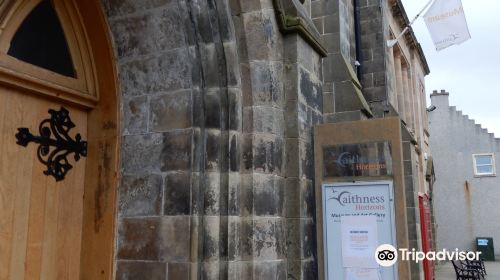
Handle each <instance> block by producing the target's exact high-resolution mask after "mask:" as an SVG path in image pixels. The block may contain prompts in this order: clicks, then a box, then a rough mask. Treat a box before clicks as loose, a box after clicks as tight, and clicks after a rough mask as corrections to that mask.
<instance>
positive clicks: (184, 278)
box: [144, 262, 192, 280]
mask: <svg viewBox="0 0 500 280" xmlns="http://www.w3.org/2000/svg"><path fill="white" fill-rule="evenodd" d="M167 271H168V277H167V279H175V280H189V279H192V278H191V263H179V262H171V263H169V264H168V270H167ZM144 279H147V278H144Z"/></svg>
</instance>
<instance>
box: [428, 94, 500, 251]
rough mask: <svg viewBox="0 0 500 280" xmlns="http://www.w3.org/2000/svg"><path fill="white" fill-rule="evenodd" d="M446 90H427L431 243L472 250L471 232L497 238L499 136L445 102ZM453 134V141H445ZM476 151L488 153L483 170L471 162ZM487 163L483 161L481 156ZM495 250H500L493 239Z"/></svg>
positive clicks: (479, 154)
mask: <svg viewBox="0 0 500 280" xmlns="http://www.w3.org/2000/svg"><path fill="white" fill-rule="evenodd" d="M448 98H449V93H448V92H446V91H444V90H441V91H439V92H438V91H434V92H433V93H432V94H431V102H432V105H433V106H435V107H436V109H435V110H434V111H432V112H430V113H429V120H430V131H431V133H432V138H431V142H430V144H431V148H432V150H433V151H434V152H433V155H434V161H435V162H436V178H437V180H436V183H435V190H434V207H435V215H436V224H437V227H436V231H437V247H438V248H439V249H443V248H446V249H449V250H454V249H455V248H459V249H460V250H467V251H475V250H476V246H475V241H476V237H492V238H493V240H494V241H496V240H499V238H500V236H499V233H500V228H499V225H498V223H496V222H493V221H497V220H498V219H499V218H500V216H499V213H498V211H496V208H497V205H498V202H497V199H498V197H500V191H499V189H498V185H499V183H500V182H499V179H498V177H497V176H498V171H499V169H498V166H497V162H498V161H497V160H498V158H499V156H500V139H499V138H495V135H494V134H493V133H489V132H488V130H487V129H486V128H483V127H482V126H481V125H480V124H478V123H477V122H475V121H474V120H473V119H471V118H470V117H469V116H468V115H466V114H464V113H462V111H460V110H458V109H457V108H456V107H455V106H450V102H449V99H448ZM450 139H453V141H450ZM481 155H484V156H486V157H487V158H489V159H492V160H493V161H492V163H493V166H488V165H486V168H489V170H484V171H483V172H482V170H481V169H478V168H477V164H479V166H480V164H481V163H480V162H479V161H477V160H478V158H476V157H479V156H481ZM486 163H487V162H486ZM495 255H500V249H499V248H498V245H497V246H496V248H495Z"/></svg>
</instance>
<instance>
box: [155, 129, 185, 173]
mask: <svg viewBox="0 0 500 280" xmlns="http://www.w3.org/2000/svg"><path fill="white" fill-rule="evenodd" d="M192 134H193V133H192V130H180V131H172V132H168V133H163V136H164V139H163V147H162V149H161V154H160V162H161V166H160V169H161V171H174V170H189V169H190V167H191V153H192V151H191V149H192Z"/></svg>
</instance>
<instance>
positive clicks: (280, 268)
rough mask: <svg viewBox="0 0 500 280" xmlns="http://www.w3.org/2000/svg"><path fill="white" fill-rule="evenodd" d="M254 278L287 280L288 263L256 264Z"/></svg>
mask: <svg viewBox="0 0 500 280" xmlns="http://www.w3.org/2000/svg"><path fill="white" fill-rule="evenodd" d="M253 277H254V278H253V279H266V280H267V279H269V280H286V279H287V273H286V262H284V261H279V262H276V261H274V262H255V263H254V273H253ZM288 279H289V278H288Z"/></svg>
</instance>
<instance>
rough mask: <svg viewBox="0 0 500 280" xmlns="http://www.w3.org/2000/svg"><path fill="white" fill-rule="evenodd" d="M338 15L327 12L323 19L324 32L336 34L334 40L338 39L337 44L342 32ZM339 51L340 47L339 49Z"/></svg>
mask: <svg viewBox="0 0 500 280" xmlns="http://www.w3.org/2000/svg"><path fill="white" fill-rule="evenodd" d="M340 20H341V18H340V16H339V13H332V14H329V15H326V16H325V17H324V21H325V32H324V33H325V35H326V34H329V33H336V34H337V35H336V36H337V39H335V40H336V41H338V44H340V32H342V31H343V30H340ZM339 51H340V49H339Z"/></svg>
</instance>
